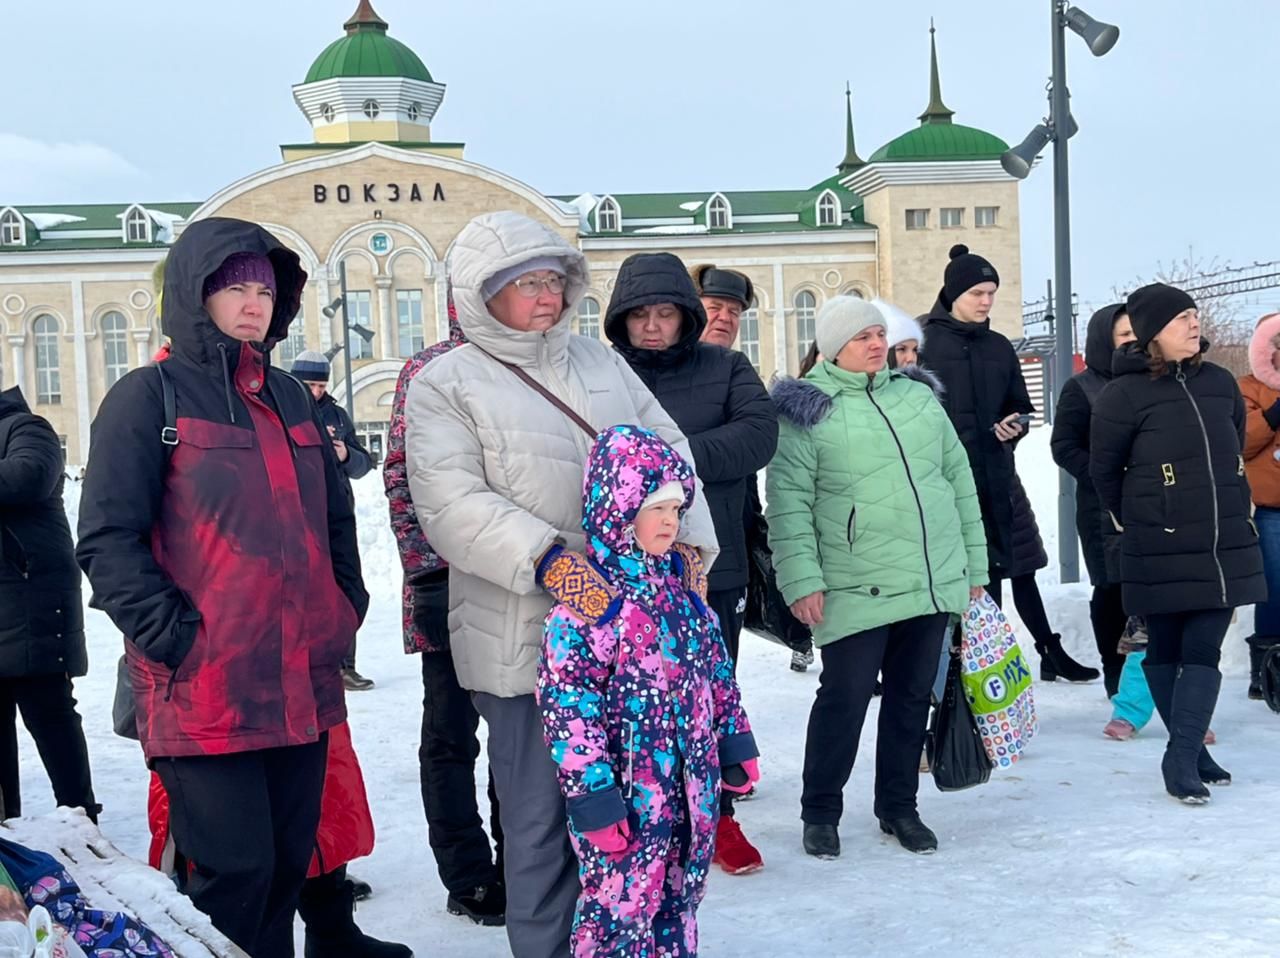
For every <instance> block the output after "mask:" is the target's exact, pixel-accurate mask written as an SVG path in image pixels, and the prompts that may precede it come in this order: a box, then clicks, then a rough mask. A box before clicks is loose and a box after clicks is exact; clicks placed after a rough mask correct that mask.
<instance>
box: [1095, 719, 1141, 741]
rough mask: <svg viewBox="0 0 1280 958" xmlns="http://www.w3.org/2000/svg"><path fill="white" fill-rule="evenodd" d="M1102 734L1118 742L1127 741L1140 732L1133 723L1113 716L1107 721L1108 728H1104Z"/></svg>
mask: <svg viewBox="0 0 1280 958" xmlns="http://www.w3.org/2000/svg"><path fill="white" fill-rule="evenodd" d="M1102 734H1103V735H1105V736H1106V737H1107V738H1109V739H1114V740H1115V741H1117V742H1127V741H1129V739H1131V738H1133V737H1134V736H1135V735H1137V734H1138V730H1137V729H1136V728H1134V727H1133V724H1132V723H1130V722H1126V721H1125V720H1124V719H1120V718H1113V719H1112V720H1111V721H1110V722H1108V723H1107V726H1106V728H1104V729H1103V730H1102Z"/></svg>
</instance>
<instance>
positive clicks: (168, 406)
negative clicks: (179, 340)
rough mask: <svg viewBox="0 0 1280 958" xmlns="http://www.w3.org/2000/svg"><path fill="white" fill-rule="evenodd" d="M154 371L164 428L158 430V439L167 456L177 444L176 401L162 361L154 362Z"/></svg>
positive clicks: (171, 453) (170, 454)
mask: <svg viewBox="0 0 1280 958" xmlns="http://www.w3.org/2000/svg"><path fill="white" fill-rule="evenodd" d="M156 372H157V373H159V374H160V392H161V394H162V395H163V396H164V428H163V429H161V430H160V441H161V442H162V443H164V447H165V456H166V457H169V456H172V455H173V449H174V446H176V445H177V444H178V403H177V400H176V399H175V397H174V395H173V383H172V381H170V379H169V374H168V373H166V372H165V371H164V365H163V364H162V363H156Z"/></svg>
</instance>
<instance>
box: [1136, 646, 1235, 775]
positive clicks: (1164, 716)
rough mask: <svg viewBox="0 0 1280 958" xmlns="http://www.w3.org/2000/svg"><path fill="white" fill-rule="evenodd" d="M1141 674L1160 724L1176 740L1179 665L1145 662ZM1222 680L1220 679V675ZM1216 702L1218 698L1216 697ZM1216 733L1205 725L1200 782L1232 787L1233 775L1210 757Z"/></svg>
mask: <svg viewBox="0 0 1280 958" xmlns="http://www.w3.org/2000/svg"><path fill="white" fill-rule="evenodd" d="M1197 667H1198V668H1206V666H1203V665H1202V666H1197ZM1142 674H1143V675H1145V676H1146V677H1147V687H1148V688H1149V689H1150V690H1151V700H1152V701H1153V702H1154V703H1155V706H1156V711H1157V712H1158V713H1159V714H1160V721H1162V722H1164V727H1165V728H1167V729H1168V730H1169V736H1170V739H1172V737H1173V689H1174V686H1175V684H1176V682H1177V676H1178V666H1176V665H1151V666H1148V665H1147V663H1146V662H1143V663H1142ZM1219 681H1221V676H1219ZM1214 701H1215V702H1216V701H1217V696H1216V695H1215V696H1214ZM1212 736H1213V733H1212V731H1211V730H1210V729H1209V727H1208V722H1207V721H1206V723H1205V730H1204V733H1203V735H1202V737H1201V739H1200V754H1199V755H1198V756H1197V757H1196V773H1197V774H1198V775H1199V776H1200V781H1201V782H1202V783H1203V784H1205V785H1230V784H1231V773H1230V772H1228V771H1227V770H1226V769H1224V768H1223V767H1222V766H1221V765H1219V764H1218V763H1217V762H1215V761H1214V760H1213V756H1211V755H1210V754H1209V750H1208V749H1207V748H1205V746H1206V745H1211V744H1213V738H1212Z"/></svg>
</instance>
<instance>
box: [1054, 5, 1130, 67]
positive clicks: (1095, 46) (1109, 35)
mask: <svg viewBox="0 0 1280 958" xmlns="http://www.w3.org/2000/svg"><path fill="white" fill-rule="evenodd" d="M1062 16H1063V21H1064V22H1065V23H1066V25H1067V27H1068V29H1070V30H1071V32H1072V33H1075V34H1078V35H1079V36H1080V38H1081V39H1083V40H1084V42H1085V43H1086V44H1087V45H1088V47H1089V52H1090V53H1092V54H1093V55H1094V56H1095V57H1100V56H1103V55H1105V54H1106V53H1108V52H1109V51H1110V50H1111V48H1112V47H1114V46H1115V45H1116V41H1117V40H1119V39H1120V28H1119V27H1117V26H1116V25H1115V24H1112V23H1103V22H1102V21H1101V20H1095V19H1093V17H1091V16H1089V14H1087V13H1085V12H1084V11H1083V10H1081V9H1080V8H1079V7H1067V9H1066V10H1065V11H1064V12H1063V14H1062Z"/></svg>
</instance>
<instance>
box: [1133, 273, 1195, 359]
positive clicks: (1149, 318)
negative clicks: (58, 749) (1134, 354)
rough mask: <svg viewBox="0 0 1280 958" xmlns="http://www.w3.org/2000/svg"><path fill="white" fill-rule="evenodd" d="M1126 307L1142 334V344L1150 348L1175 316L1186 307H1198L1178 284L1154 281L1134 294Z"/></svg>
mask: <svg viewBox="0 0 1280 958" xmlns="http://www.w3.org/2000/svg"><path fill="white" fill-rule="evenodd" d="M1124 308H1125V312H1126V313H1128V314H1129V322H1131V323H1132V324H1133V333H1134V335H1135V336H1137V337H1138V346H1139V347H1140V348H1142V349H1146V348H1147V347H1148V346H1149V345H1151V340H1153V339H1155V338H1156V336H1157V335H1159V333H1160V330H1162V329H1164V328H1165V327H1166V326H1168V325H1169V323H1170V322H1171V321H1172V320H1173V317H1175V316H1177V315H1178V314H1179V313H1180V312H1182V311H1183V310H1184V309H1195V308H1196V301H1195V300H1194V299H1192V298H1191V297H1190V296H1188V295H1187V294H1186V293H1184V292H1183V291H1182V290H1180V289H1178V287H1176V286H1169V285H1167V284H1166V283H1152V284H1150V285H1149V286H1143V287H1142V288H1141V289H1135V290H1134V291H1133V292H1132V293H1130V294H1129V298H1128V299H1127V300H1125V304H1124Z"/></svg>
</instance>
